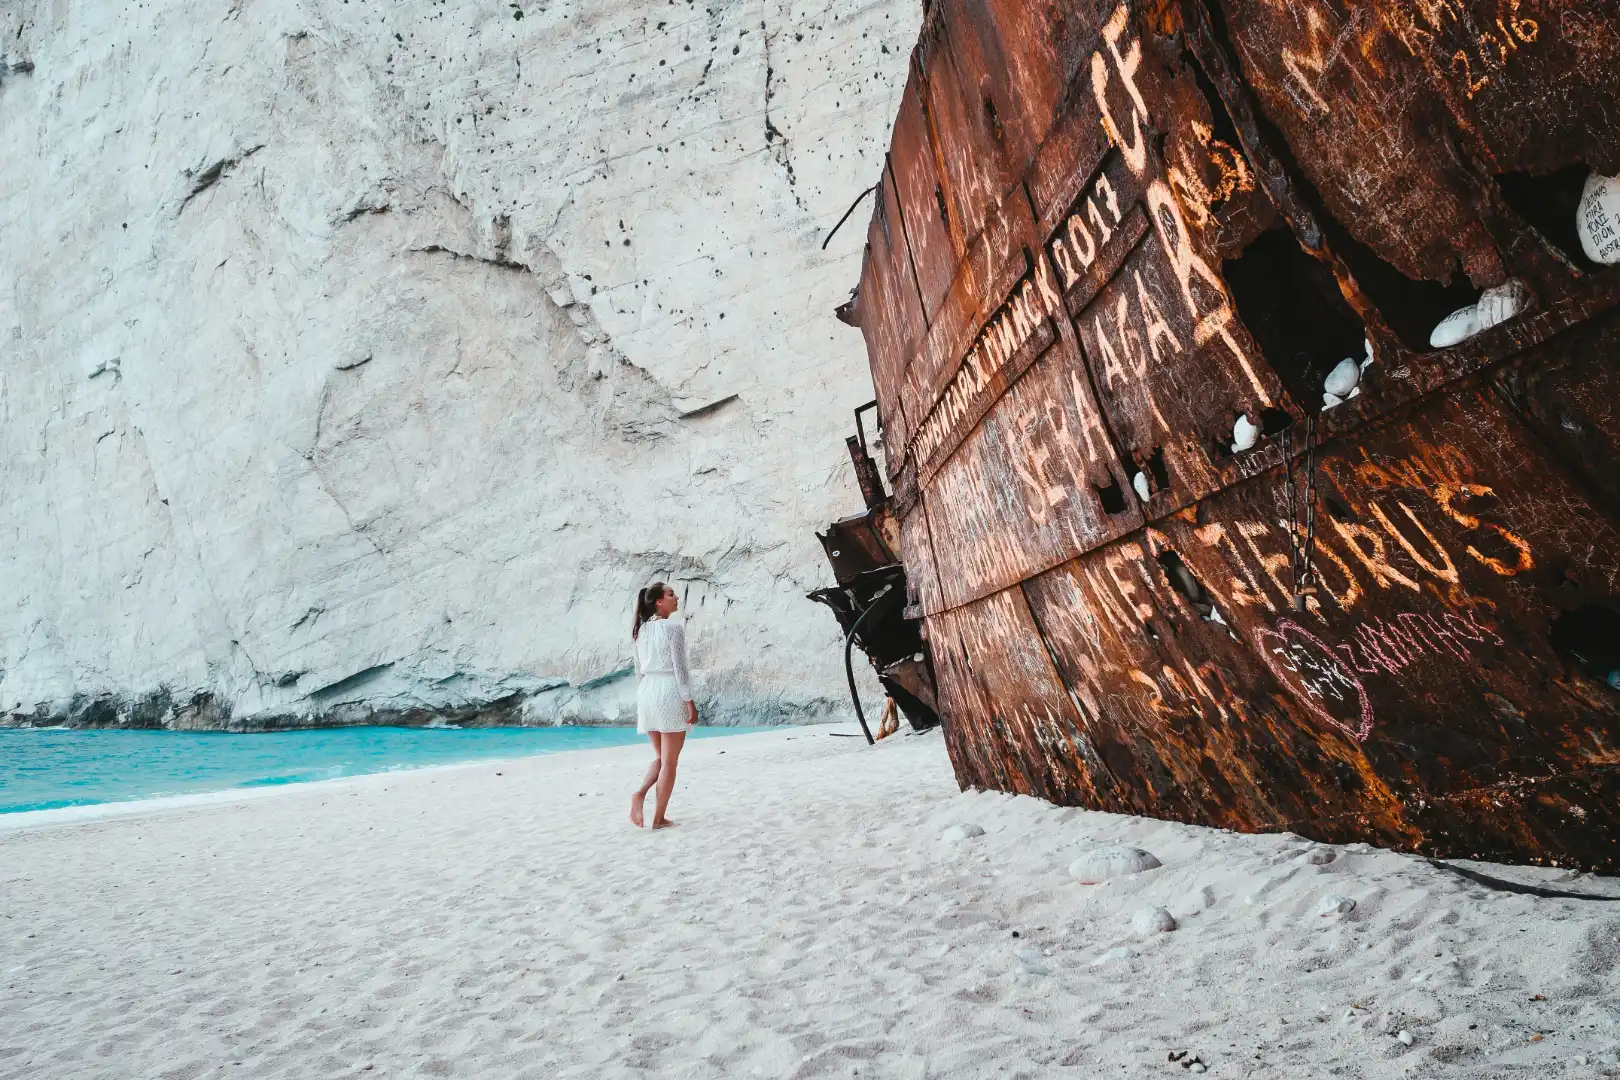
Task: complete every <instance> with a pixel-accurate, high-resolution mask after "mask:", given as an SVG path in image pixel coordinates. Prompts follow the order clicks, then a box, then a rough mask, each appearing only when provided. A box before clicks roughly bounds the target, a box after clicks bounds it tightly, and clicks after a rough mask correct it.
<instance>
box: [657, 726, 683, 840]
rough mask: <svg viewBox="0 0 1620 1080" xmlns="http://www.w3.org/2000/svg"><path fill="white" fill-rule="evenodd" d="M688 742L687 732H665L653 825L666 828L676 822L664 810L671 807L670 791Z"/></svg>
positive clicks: (673, 787)
mask: <svg viewBox="0 0 1620 1080" xmlns="http://www.w3.org/2000/svg"><path fill="white" fill-rule="evenodd" d="M685 744H686V732H684V731H666V732H664V741H663V746H662V748H661V749H660V750H659V758H658V794H657V795H655V796H654V801H653V819H652V827H653V828H655V829H662V828H666V827H667V826H670V825H673V824H675V822H673V821H670V820H669V819H668V818H666V817H664V811H666V810H668V809H669V793H670V792H672V791H674V790H675V765H676V763H677V762H678V761H680V759H681V747H682V746H684V745H685Z"/></svg>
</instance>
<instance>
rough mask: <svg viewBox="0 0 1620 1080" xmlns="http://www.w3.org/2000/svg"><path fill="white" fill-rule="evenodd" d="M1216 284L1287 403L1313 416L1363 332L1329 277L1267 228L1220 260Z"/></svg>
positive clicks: (1357, 354)
mask: <svg viewBox="0 0 1620 1080" xmlns="http://www.w3.org/2000/svg"><path fill="white" fill-rule="evenodd" d="M1222 276H1223V277H1224V278H1225V279H1226V283H1227V286H1228V287H1229V288H1230V289H1231V291H1232V299H1233V301H1234V303H1235V304H1236V306H1237V311H1238V317H1239V318H1241V319H1242V320H1243V325H1244V326H1246V327H1248V329H1249V333H1251V334H1252V335H1254V339H1255V341H1257V342H1258V343H1259V345H1260V351H1261V353H1262V354H1264V356H1265V358H1266V361H1267V362H1268V363H1270V364H1271V367H1272V370H1274V371H1275V372H1276V373H1277V377H1278V378H1279V379H1281V380H1282V384H1283V386H1284V387H1285V388H1286V389H1287V390H1288V393H1289V396H1291V397H1292V398H1293V399H1294V400H1295V401H1296V402H1298V403H1299V405H1300V407H1301V408H1304V409H1306V410H1307V411H1310V412H1316V411H1318V410H1320V409H1321V407H1322V381H1323V380H1324V379H1325V378H1326V377H1327V374H1328V372H1330V371H1332V370H1333V368H1334V367H1335V366H1337V365H1338V363H1339V361H1341V360H1343V359H1345V358H1346V357H1350V358H1352V359H1360V358H1361V357H1362V356H1363V355H1365V353H1366V344H1365V340H1366V334H1367V332H1366V328H1365V327H1364V326H1363V325H1362V323H1361V320H1360V319H1359V318H1357V317H1356V313H1355V312H1354V311H1353V310H1351V308H1350V305H1349V304H1347V303H1345V300H1344V295H1343V294H1342V293H1341V292H1340V291H1339V283H1338V282H1337V281H1336V280H1334V277H1333V271H1332V270H1331V269H1330V268H1329V267H1328V265H1327V264H1326V263H1324V262H1322V261H1321V260H1320V259H1317V258H1314V257H1313V256H1311V255H1310V254H1308V253H1307V252H1306V251H1305V249H1304V248H1302V247H1300V246H1299V242H1298V241H1297V240H1295V239H1294V234H1293V233H1292V232H1289V231H1288V230H1287V229H1285V228H1273V229H1269V230H1267V231H1266V232H1264V233H1261V234H1260V236H1259V238H1258V239H1256V240H1255V241H1254V242H1253V243H1252V244H1250V245H1249V246H1248V247H1247V248H1245V249H1244V250H1243V254H1242V255H1239V256H1238V257H1237V258H1235V259H1228V260H1226V262H1225V264H1224V265H1223V267H1222ZM1448 314H1449V312H1448ZM1425 333H1427V331H1425Z"/></svg>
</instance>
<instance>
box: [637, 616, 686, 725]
mask: <svg viewBox="0 0 1620 1080" xmlns="http://www.w3.org/2000/svg"><path fill="white" fill-rule="evenodd" d="M636 675H637V677H638V678H639V680H640V683H639V685H637V687H636V730H637V731H641V732H647V731H685V730H686V728H687V724H686V717H687V712H686V704H687V702H689V701H691V700H692V677H691V675H690V674H689V673H688V671H687V668H686V630H685V628H684V627H682V626H681V624H680V623H674V622H670V621H669V620H668V619H653V620H651V621H650V622H646V623H643V624H642V627H641V633H640V634H638V635H637V636H636Z"/></svg>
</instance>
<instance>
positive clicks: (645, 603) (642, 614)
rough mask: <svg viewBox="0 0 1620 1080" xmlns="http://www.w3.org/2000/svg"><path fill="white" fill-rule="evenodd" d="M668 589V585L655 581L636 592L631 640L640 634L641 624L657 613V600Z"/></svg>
mask: <svg viewBox="0 0 1620 1080" xmlns="http://www.w3.org/2000/svg"><path fill="white" fill-rule="evenodd" d="M668 589H669V586H668V585H665V584H664V583H663V582H662V581H655V582H653V583H652V584H651V585H649V586H647V587H646V588H645V589H642V590H641V591H640V592H638V593H636V621H635V622H634V623H632V624H631V625H630V640H631V641H634V640H636V638H638V637H640V636H641V624H642V623H644V622H646V621H647V620H648V619H650V618H652V617H653V616H654V615H655V614H657V612H658V601H660V600H662V599H663V598H664V593H665V592H666V591H667V590H668Z"/></svg>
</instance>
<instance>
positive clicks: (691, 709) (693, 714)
mask: <svg viewBox="0 0 1620 1080" xmlns="http://www.w3.org/2000/svg"><path fill="white" fill-rule="evenodd" d="M696 723H697V702H695V701H688V702H687V703H686V726H687V727H691V726H692V725H693V724H696Z"/></svg>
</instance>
